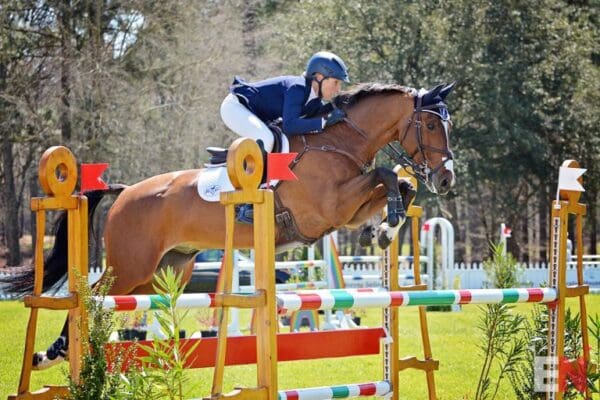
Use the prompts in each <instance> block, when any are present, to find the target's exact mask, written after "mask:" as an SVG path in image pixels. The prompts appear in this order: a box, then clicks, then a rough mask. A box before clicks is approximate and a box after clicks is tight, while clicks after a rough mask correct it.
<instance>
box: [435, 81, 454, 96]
mask: <svg viewBox="0 0 600 400" xmlns="http://www.w3.org/2000/svg"><path fill="white" fill-rule="evenodd" d="M454 85H456V81H454V82H452V83H451V84H449V85H446V86H444V87H443V88H442V89H441V90H440V93H439V96H440V97H441V98H442V100H444V99H445V98H446V96H448V95H449V94H450V92H451V91H452V89H454Z"/></svg>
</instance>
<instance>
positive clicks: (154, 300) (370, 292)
mask: <svg viewBox="0 0 600 400" xmlns="http://www.w3.org/2000/svg"><path fill="white" fill-rule="evenodd" d="M276 296H277V305H278V307H279V309H280V310H285V311H298V310H332V309H337V310H342V309H348V308H352V307H363V308H382V307H407V306H423V305H447V304H501V303H551V302H552V301H554V300H556V298H557V291H556V289H552V288H516V289H465V290H424V291H414V292H402V291H397V292H388V291H386V290H382V289H356V290H353V289H331V290H307V291H301V292H289V293H277V295H276ZM160 304H165V305H168V304H169V298H168V297H164V296H161V295H135V296H133V295H132V296H107V297H106V298H104V301H103V308H104V309H110V310H115V311H135V310H157V309H159V308H160ZM176 307H177V308H182V309H187V308H211V307H215V303H214V294H212V293H193V294H191V293H188V294H183V295H181V297H180V298H179V299H178V300H177V304H176Z"/></svg>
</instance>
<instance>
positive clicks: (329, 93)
mask: <svg viewBox="0 0 600 400" xmlns="http://www.w3.org/2000/svg"><path fill="white" fill-rule="evenodd" d="M316 79H317V80H321V79H322V81H321V93H323V100H325V101H331V99H332V98H333V97H334V96H335V95H336V94H338V93H339V92H340V90H342V81H341V80H339V79H336V78H323V75H321V74H316ZM313 85H314V86H315V91H318V90H319V85H318V83H317V82H315V81H313Z"/></svg>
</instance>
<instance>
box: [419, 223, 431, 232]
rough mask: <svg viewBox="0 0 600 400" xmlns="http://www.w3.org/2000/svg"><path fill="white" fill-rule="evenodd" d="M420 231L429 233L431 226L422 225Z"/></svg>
mask: <svg viewBox="0 0 600 400" xmlns="http://www.w3.org/2000/svg"><path fill="white" fill-rule="evenodd" d="M421 229H423V232H429V230H430V229H431V226H430V225H429V224H423V227H422V228H421Z"/></svg>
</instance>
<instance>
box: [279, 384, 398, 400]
mask: <svg viewBox="0 0 600 400" xmlns="http://www.w3.org/2000/svg"><path fill="white" fill-rule="evenodd" d="M391 390H392V388H391V385H390V383H389V382H387V381H379V382H369V383H358V384H352V385H340V386H325V387H316V388H309V389H297V390H280V391H279V393H278V400H327V399H350V398H354V397H366V396H385V395H387V394H389V393H390V392H391Z"/></svg>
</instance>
